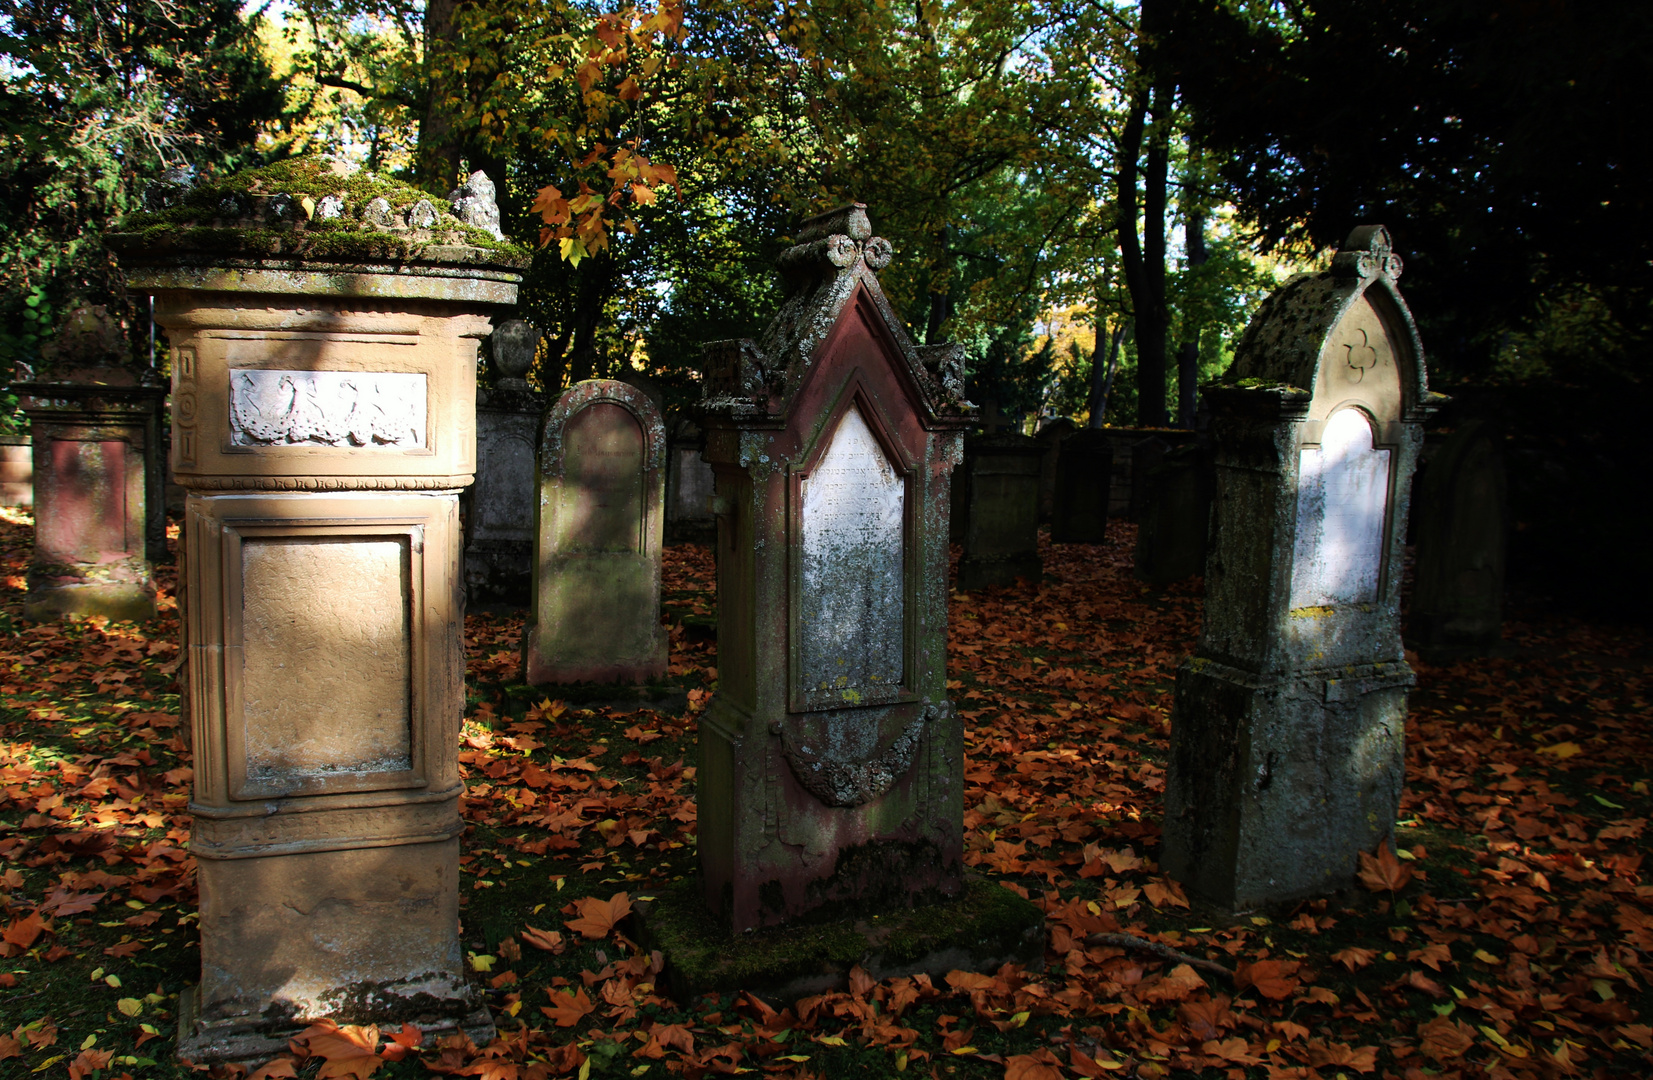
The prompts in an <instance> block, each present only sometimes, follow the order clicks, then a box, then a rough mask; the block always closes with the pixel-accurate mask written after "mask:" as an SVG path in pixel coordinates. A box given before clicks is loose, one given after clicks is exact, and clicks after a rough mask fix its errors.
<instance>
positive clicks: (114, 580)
mask: <svg viewBox="0 0 1653 1080" xmlns="http://www.w3.org/2000/svg"><path fill="white" fill-rule="evenodd" d="M48 350H49V355H48V356H47V358H46V359H47V361H48V362H49V363H50V364H52V366H53V368H54V374H53V377H52V378H51V379H50V380H41V381H39V382H29V383H18V384H16V385H14V386H13V388H12V389H13V390H14V391H15V392H16V393H17V395H18V398H19V404H20V406H21V407H22V410H23V412H24V413H25V414H26V415H27V416H28V417H29V425H30V428H31V430H32V432H33V443H34V454H33V456H34V462H33V473H34V496H33V498H34V513H35V533H34V556H33V558H32V559H31V560H30V563H29V575H28V582H29V589H28V595H27V597H26V598H25V599H24V602H23V614H24V617H25V618H29V619H34V620H37V621H41V620H47V619H56V618H61V617H63V616H65V615H73V616H85V615H106V616H108V617H110V618H114V619H132V620H134V621H142V620H145V619H152V618H154V617H155V582H154V579H153V576H152V567H151V563H152V560H153V559H155V558H157V557H160V556H163V555H165V553H166V546H165V536H166V533H165V523H164V518H162V515H163V514H164V512H165V511H164V509H163V508H162V507H161V505H160V502H159V499H158V498H157V495H158V494H159V493H158V492H157V491H156V490H155V485H154V483H153V481H154V479H155V478H156V476H158V471H157V470H156V469H155V468H153V467H152V458H153V457H154V455H156V454H157V453H158V452H159V449H160V411H161V399H162V397H164V396H165V391H164V390H163V389H162V388H161V387H160V386H158V385H146V384H145V383H144V382H143V381H142V380H140V379H139V377H138V376H137V375H136V374H134V372H133V371H132V370H131V369H130V368H129V367H128V366H127V364H128V362H129V361H130V354H129V352H128V349H127V347H126V342H125V340H124V338H123V337H122V334H121V330H120V327H119V326H118V325H117V324H116V323H115V321H114V319H113V318H112V317H110V316H109V315H108V314H107V313H105V312H104V310H103V309H102V308H101V307H93V308H81V309H78V310H76V311H75V312H74V313H73V314H72V315H71V316H70V317H69V319H68V320H67V322H66V323H65V325H64V327H63V328H62V329H61V330H60V331H59V333H58V335H57V337H56V338H55V339H54V340H53V342H52V343H51V345H50V346H48ZM156 535H159V537H160V539H161V544H160V549H159V550H158V551H157V550H155V547H156V545H155V543H154V540H155V537H156Z"/></svg>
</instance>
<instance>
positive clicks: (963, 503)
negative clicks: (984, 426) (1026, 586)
mask: <svg viewBox="0 0 1653 1080" xmlns="http://www.w3.org/2000/svg"><path fill="white" fill-rule="evenodd" d="M1076 437H1077V436H1076ZM1043 454H1044V448H1043V447H1041V446H1040V445H1039V443H1038V442H1037V441H1036V440H1034V439H1032V438H1030V437H1028V436H1026V435H1017V434H1014V433H1005V434H1000V435H973V436H971V437H970V438H968V439H966V440H964V467H963V469H962V473H963V475H962V476H961V477H959V478H957V479H956V480H955V481H954V484H953V498H954V504H953V505H954V511H953V512H954V513H955V514H958V515H959V516H960V517H961V518H962V521H961V522H960V525H959V527H958V531H957V536H958V542H959V543H960V544H961V545H962V546H963V548H964V552H963V554H962V555H961V556H960V558H959V565H958V580H957V581H956V582H955V585H956V586H957V587H958V588H960V589H985V588H987V587H988V586H990V585H1010V584H1013V583H1014V582H1015V581H1016V579H1018V578H1025V579H1027V580H1029V581H1038V580H1039V577H1040V575H1041V574H1042V573H1043V572H1044V563H1043V562H1042V561H1041V560H1040V558H1039V462H1040V459H1041V457H1042V456H1043Z"/></svg>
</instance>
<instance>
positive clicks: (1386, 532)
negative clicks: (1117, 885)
mask: <svg viewBox="0 0 1653 1080" xmlns="http://www.w3.org/2000/svg"><path fill="white" fill-rule="evenodd" d="M1399 273H1400V258H1399V257H1398V256H1396V255H1394V254H1393V253H1392V250H1391V247H1390V242H1389V235H1388V232H1387V231H1386V230H1385V229H1383V228H1382V227H1381V226H1363V227H1361V228H1358V229H1356V230H1355V231H1354V232H1353V233H1352V234H1351V235H1350V237H1349V239H1348V241H1346V242H1345V244H1344V246H1343V250H1342V251H1341V252H1339V253H1338V255H1337V256H1336V257H1335V259H1334V260H1333V263H1332V268H1331V269H1330V270H1327V271H1325V272H1323V273H1319V274H1305V275H1301V276H1299V277H1297V278H1295V279H1293V280H1292V281H1290V282H1288V283H1287V284H1286V285H1285V286H1284V287H1283V288H1281V289H1280V290H1278V291H1277V292H1275V293H1274V294H1273V295H1272V296H1271V297H1269V299H1268V300H1267V301H1266V302H1265V303H1264V304H1263V306H1262V307H1261V308H1260V309H1259V310H1258V312H1257V314H1256V316H1255V317H1254V318H1253V319H1252V320H1251V324H1250V326H1249V327H1248V328H1247V329H1246V332H1245V335H1244V337H1243V338H1242V340H1241V342H1240V344H1239V347H1238V349H1237V351H1236V354H1235V360H1234V365H1233V367H1232V368H1231V369H1230V371H1229V373H1228V375H1227V376H1225V380H1224V383H1223V384H1222V385H1220V386H1218V387H1214V388H1213V389H1212V391H1211V392H1210V394H1209V395H1208V398H1207V400H1208V401H1209V402H1210V404H1211V409H1212V432H1213V433H1214V435H1215V439H1216V455H1217V456H1216V503H1215V509H1214V516H1215V526H1214V530H1213V534H1212V535H1213V537H1214V545H1215V546H1214V549H1213V551H1212V552H1211V555H1210V557H1209V559H1208V560H1207V566H1208V569H1207V576H1206V581H1205V587H1206V606H1205V625H1204V627H1203V630H1202V632H1201V634H1200V639H1199V646H1198V649H1197V651H1196V652H1195V654H1194V656H1193V657H1192V658H1191V659H1189V660H1188V661H1186V662H1185V663H1184V664H1183V665H1182V667H1181V669H1180V670H1179V671H1178V673H1177V685H1176V695H1175V704H1174V707H1173V714H1172V720H1171V761H1170V767H1169V774H1168V778H1167V785H1166V797H1165V853H1164V856H1163V858H1162V859H1161V865H1163V866H1164V867H1165V869H1166V870H1167V871H1168V872H1170V873H1171V874H1172V875H1173V876H1174V877H1176V878H1177V879H1178V880H1180V881H1182V882H1183V883H1184V884H1185V885H1187V886H1188V888H1189V889H1190V891H1192V892H1194V893H1197V894H1199V895H1200V896H1202V897H1204V898H1206V899H1207V900H1209V901H1211V902H1212V903H1215V904H1218V905H1220V906H1223V907H1226V908H1229V909H1231V910H1243V909H1247V908H1253V907H1256V906H1258V905H1262V904H1272V903H1284V902H1288V901H1292V900H1295V899H1298V898H1301V897H1306V896H1313V895H1316V894H1324V893H1329V892H1332V891H1334V890H1337V889H1341V888H1345V887H1348V886H1350V885H1352V884H1353V881H1354V875H1355V870H1356V868H1357V865H1358V858H1359V855H1360V854H1361V853H1362V852H1371V851H1373V850H1375V849H1376V848H1377V847H1378V846H1379V845H1380V844H1382V843H1384V842H1386V841H1390V840H1391V839H1392V834H1393V831H1394V824H1395V815H1396V813H1397V811H1398V808H1399V803H1400V793H1401V785H1402V782H1403V779H1404V775H1405V754H1404V749H1405V747H1404V738H1405V728H1406V694H1407V688H1408V687H1409V686H1411V685H1412V682H1413V676H1412V670H1411V668H1410V667H1408V666H1407V663H1406V659H1405V655H1404V652H1403V650H1402V647H1401V640H1400V620H1399V609H1400V581H1401V567H1402V556H1403V551H1404V548H1403V539H1404V536H1405V527H1406V513H1407V505H1408V503H1409V497H1410V488H1411V480H1412V470H1413V468H1414V465H1415V463H1416V460H1417V455H1418V450H1419V448H1420V446H1421V445H1422V441H1423V435H1422V421H1423V419H1424V418H1425V417H1426V416H1427V415H1429V414H1430V413H1431V412H1433V411H1434V409H1435V408H1436V407H1437V405H1438V404H1439V402H1440V401H1441V400H1443V399H1442V398H1441V397H1440V395H1438V394H1433V393H1431V392H1430V391H1429V389H1428V386H1427V384H1426V379H1425V372H1424V362H1423V348H1422V346H1421V344H1420V343H1419V340H1418V335H1417V331H1416V329H1415V327H1414V325H1413V322H1412V316H1411V314H1410V312H1408V311H1407V308H1406V303H1405V301H1404V300H1402V298H1401V294H1400V291H1399V289H1398V288H1397V286H1396V284H1395V279H1396V278H1397V277H1398V276H1399Z"/></svg>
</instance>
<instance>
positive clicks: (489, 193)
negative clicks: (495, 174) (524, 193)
mask: <svg viewBox="0 0 1653 1080" xmlns="http://www.w3.org/2000/svg"><path fill="white" fill-rule="evenodd" d="M494 194H495V192H494V182H493V181H492V180H490V179H488V174H487V173H485V172H483V171H482V170H480V169H478V170H477V171H476V172H474V173H472V174H471V178H470V179H469V180H466V181H465V183H464V185H463V186H461V187H458V188H455V189H454V190H453V191H451V192H449V193H448V201H449V203H451V204H452V206H453V216H454V217H456V218H458V219H459V220H460V221H463V222H464V223H465V224H467V225H474V226H475V227H476V228H478V229H483V230H486V231H487V233H488V235H490V236H492V237H493V238H494V239H495V240H503V239H505V234H504V233H503V232H501V231H500V228H499V203H498V202H496V201H495V198H494Z"/></svg>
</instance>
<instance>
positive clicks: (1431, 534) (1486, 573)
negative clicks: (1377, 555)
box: [1406, 420, 1509, 661]
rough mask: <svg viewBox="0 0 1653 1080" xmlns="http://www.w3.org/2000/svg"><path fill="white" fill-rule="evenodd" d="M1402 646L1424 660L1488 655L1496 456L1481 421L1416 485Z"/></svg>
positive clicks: (1500, 565)
mask: <svg viewBox="0 0 1653 1080" xmlns="http://www.w3.org/2000/svg"><path fill="white" fill-rule="evenodd" d="M1416 505H1417V514H1416V516H1417V527H1416V542H1417V546H1416V550H1415V560H1414V572H1413V585H1412V603H1411V610H1410V612H1409V613H1408V619H1407V627H1406V631H1407V632H1406V638H1407V643H1408V644H1410V645H1412V646H1413V647H1414V648H1416V649H1417V650H1418V651H1419V652H1420V653H1421V654H1422V655H1423V657H1424V658H1425V659H1427V660H1431V661H1441V660H1451V659H1455V658H1457V657H1464V656H1490V655H1492V654H1493V653H1495V652H1497V651H1498V650H1499V648H1500V644H1501V642H1500V638H1501V635H1502V633H1503V624H1504V563H1505V555H1504V552H1505V544H1506V541H1507V536H1508V529H1509V521H1508V504H1507V495H1506V486H1505V478H1504V455H1503V447H1502V443H1501V440H1500V439H1499V438H1498V436H1497V434H1496V432H1495V431H1494V430H1493V429H1492V428H1491V426H1490V425H1488V424H1487V423H1486V422H1485V421H1482V420H1471V421H1469V422H1468V423H1466V424H1464V425H1463V426H1462V427H1460V428H1458V429H1457V430H1456V431H1454V432H1453V433H1452V435H1451V436H1450V437H1449V438H1448V439H1447V440H1446V444H1445V445H1444V446H1442V447H1441V449H1440V451H1439V452H1438V453H1437V454H1436V455H1435V456H1434V457H1433V458H1432V459H1430V462H1429V465H1428V467H1427V468H1426V469H1424V471H1423V477H1422V483H1421V484H1420V485H1419V491H1418V497H1417V499H1416Z"/></svg>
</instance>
